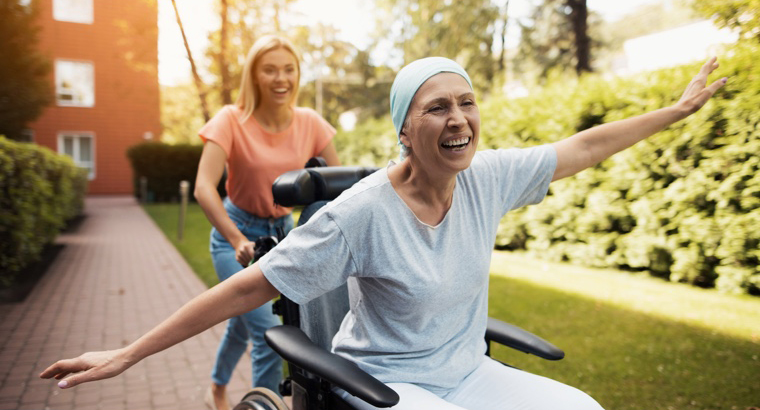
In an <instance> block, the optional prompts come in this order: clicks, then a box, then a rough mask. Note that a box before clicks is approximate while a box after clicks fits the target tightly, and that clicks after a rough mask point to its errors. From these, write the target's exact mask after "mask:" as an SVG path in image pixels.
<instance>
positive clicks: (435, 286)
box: [260, 145, 557, 394]
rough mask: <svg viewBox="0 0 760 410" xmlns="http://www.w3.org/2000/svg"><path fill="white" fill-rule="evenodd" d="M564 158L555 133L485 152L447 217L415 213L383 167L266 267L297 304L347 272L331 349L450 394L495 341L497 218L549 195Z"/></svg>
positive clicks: (391, 376) (389, 379) (463, 177)
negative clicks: (490, 326) (534, 143)
mask: <svg viewBox="0 0 760 410" xmlns="http://www.w3.org/2000/svg"><path fill="white" fill-rule="evenodd" d="M556 163H557V157H556V152H555V151H554V148H553V147H552V146H551V145H542V146H538V147H533V148H528V149H506V150H489V151H481V152H478V153H476V154H475V157H474V159H473V161H472V164H471V165H470V167H469V168H468V169H466V170H464V171H462V172H460V173H459V174H458V175H457V177H456V186H455V188H454V196H453V200H452V204H451V208H450V209H449V211H448V213H447V214H446V216H445V218H444V219H443V221H441V222H440V223H439V224H438V225H437V226H430V225H427V224H425V223H423V222H421V221H420V220H419V219H417V217H416V216H415V215H414V213H413V212H412V211H411V210H410V209H409V208H408V207H407V205H406V204H405V203H404V201H403V200H402V199H401V198H400V197H399V196H398V194H396V191H395V190H394V189H393V187H392V186H391V183H390V181H389V179H388V173H387V168H383V169H381V170H379V171H378V172H375V173H374V174H372V175H370V176H368V177H366V178H364V179H363V180H361V181H360V182H359V183H357V184H355V185H354V186H353V187H351V188H350V189H348V190H346V191H345V192H344V193H343V194H342V195H340V196H339V197H338V198H337V199H335V200H334V201H332V202H331V203H329V204H328V205H326V206H325V207H324V208H322V210H320V212H318V213H317V214H316V215H315V216H314V217H313V218H312V219H311V220H310V221H309V222H308V223H307V224H306V225H304V226H302V227H300V228H296V229H294V230H293V231H291V232H290V234H289V235H288V236H287V238H286V239H285V240H284V241H283V242H281V243H280V244H279V245H278V246H277V247H275V248H274V249H273V250H272V251H271V252H269V254H267V255H266V256H265V257H264V258H262V259H261V261H260V267H261V269H262V271H263V272H264V276H266V278H267V279H268V280H269V281H270V282H271V283H272V285H274V287H275V288H277V289H278V290H279V291H280V292H282V294H284V295H285V296H287V297H288V298H290V299H291V300H293V301H295V302H296V303H299V304H303V303H305V302H307V301H309V300H311V299H313V298H315V297H317V296H319V295H321V294H323V293H326V292H328V291H330V290H332V289H334V288H336V287H338V286H340V285H341V284H343V283H344V282H346V281H347V282H348V291H349V299H350V306H351V310H350V312H349V313H348V314H347V315H346V317H345V318H344V320H343V323H342V324H341V327H340V330H339V331H338V333H337V334H336V335H335V337H334V339H333V351H334V352H335V353H336V354H338V355H340V356H343V357H345V358H347V359H349V360H351V361H353V362H355V363H356V364H357V365H358V366H359V367H360V368H362V369H363V370H365V371H366V372H368V373H369V374H371V375H373V376H374V377H376V378H377V379H379V380H381V381H383V382H385V383H413V384H417V385H419V386H421V387H423V388H425V389H428V390H430V391H432V392H433V393H436V394H444V392H445V391H447V390H449V389H452V388H454V387H456V386H457V385H458V384H459V383H460V382H461V381H462V380H463V379H464V378H465V377H466V376H467V375H468V374H469V373H471V372H472V371H473V370H474V369H475V368H476V367H477V366H478V365H479V364H480V363H481V361H482V360H483V357H484V354H485V351H486V345H485V341H484V339H483V338H484V335H485V330H486V321H487V316H488V275H489V266H490V262H491V252H492V250H493V246H494V242H495V238H496V231H497V228H498V225H499V221H500V219H501V217H502V216H503V215H504V214H505V213H507V212H508V211H509V210H512V209H516V208H519V207H521V206H525V205H529V204H534V203H538V202H540V201H541V200H542V199H543V198H544V196H545V195H546V192H547V190H548V186H549V182H550V181H551V178H552V175H553V174H554V170H555V168H556Z"/></svg>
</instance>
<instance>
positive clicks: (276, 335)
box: [233, 161, 565, 410]
mask: <svg viewBox="0 0 760 410" xmlns="http://www.w3.org/2000/svg"><path fill="white" fill-rule="evenodd" d="M319 165H322V164H320V163H319V162H318V161H310V163H308V164H307V166H312V167H309V168H305V169H300V170H295V171H290V172H287V173H285V174H283V175H281V176H280V177H279V178H278V179H277V180H276V181H275V182H274V184H273V186H272V192H273V194H274V199H275V202H276V203H277V204H279V205H281V206H288V207H292V206H305V208H304V209H303V211H302V213H301V216H300V218H299V220H298V226H300V225H303V224H304V223H306V222H307V221H308V220H309V218H311V217H312V216H313V215H314V214H315V213H316V212H317V211H318V210H319V208H321V207H322V206H324V205H325V204H326V203H328V202H329V201H330V200H332V199H335V198H336V197H338V195H340V193H341V192H343V191H344V190H346V189H348V188H350V187H351V186H352V185H353V184H355V183H356V182H358V181H359V180H360V179H362V178H364V177H365V176H367V175H369V174H371V173H372V172H375V171H377V168H365V167H324V166H319ZM278 239H282V238H278ZM274 243H276V241H274ZM270 248H271V247H270ZM273 309H274V313H275V314H278V315H280V316H282V320H283V325H281V326H276V327H273V328H271V329H269V330H267V331H266V333H265V339H266V342H267V343H268V344H269V346H271V347H272V349H273V350H274V351H275V352H277V354H279V355H280V356H281V357H282V358H283V359H284V360H285V361H286V362H287V366H288V370H289V373H290V375H289V376H288V377H287V378H285V380H283V381H282V382H281V383H280V394H281V395H283V396H292V407H291V409H290V410H327V409H330V410H356V409H355V407H353V406H351V405H349V404H348V403H347V402H346V401H344V400H343V399H342V398H341V397H340V396H339V395H338V394H337V393H335V391H334V389H335V388H340V389H342V390H344V391H346V392H348V393H349V394H351V395H353V396H356V397H358V398H360V399H362V400H364V401H365V402H367V403H369V404H372V405H373V406H376V407H380V408H387V407H392V406H394V405H396V404H397V403H398V401H399V396H398V394H396V392H395V391H393V390H392V389H391V388H389V387H388V386H386V385H385V384H384V383H382V382H380V381H379V380H377V379H375V378H374V377H372V376H371V375H369V374H367V373H365V372H364V371H363V370H361V369H360V368H359V367H358V366H356V365H355V364H354V363H352V362H351V361H349V360H347V359H345V358H343V357H340V356H338V355H335V354H333V353H331V352H330V349H331V344H332V337H333V335H334V334H335V333H336V332H337V331H338V329H339V327H340V324H341V322H342V320H343V317H344V316H345V315H346V313H347V312H348V310H349V299H348V288H347V286H346V285H345V284H344V285H342V286H341V287H339V288H337V289H334V290H332V291H330V292H328V293H326V294H324V295H322V296H320V297H319V298H317V299H315V300H312V301H310V302H308V303H307V304H305V305H298V304H296V303H294V302H293V301H291V300H288V299H287V298H286V297H285V296H281V297H280V299H279V300H277V301H276V302H275V304H274V307H273ZM484 337H485V339H486V342H487V345H488V349H487V351H486V354H487V355H490V343H491V342H495V343H499V344H502V345H504V346H507V347H510V348H513V349H516V350H518V351H522V352H525V353H529V354H533V355H536V356H538V357H541V358H543V359H547V360H560V359H562V358H563V357H564V355H565V354H564V352H563V351H562V350H561V349H559V348H557V347H556V346H554V345H553V344H551V343H549V342H547V341H545V340H543V339H541V338H540V337H538V336H536V335H533V334H532V333H530V332H528V331H526V330H523V329H521V328H519V327H517V326H514V325H511V324H508V323H505V322H502V321H499V320H497V319H493V318H489V319H488V328H487V330H486V334H485V335H484ZM262 390H266V389H254V390H252V391H251V392H249V393H248V394H246V395H245V397H243V399H242V401H241V402H240V403H238V404H237V405H236V406H235V407H234V409H233V410H280V409H282V408H283V407H282V404H281V402H279V398H278V397H276V395H275V394H274V393H273V392H271V391H269V390H266V391H262ZM273 396H275V397H273ZM278 403H280V404H278Z"/></svg>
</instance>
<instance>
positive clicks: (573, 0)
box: [567, 0, 593, 76]
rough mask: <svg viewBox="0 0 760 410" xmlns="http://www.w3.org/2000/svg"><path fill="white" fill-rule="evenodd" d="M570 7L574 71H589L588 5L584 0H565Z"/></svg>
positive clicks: (580, 72) (578, 72)
mask: <svg viewBox="0 0 760 410" xmlns="http://www.w3.org/2000/svg"><path fill="white" fill-rule="evenodd" d="M567 5H568V6H569V7H570V15H569V16H568V17H569V18H570V21H571V22H572V25H573V39H574V40H575V72H576V73H577V74H578V75H579V76H580V75H581V74H582V73H584V72H586V73H590V72H591V71H593V70H592V69H591V39H590V38H589V36H588V7H587V6H586V0H567Z"/></svg>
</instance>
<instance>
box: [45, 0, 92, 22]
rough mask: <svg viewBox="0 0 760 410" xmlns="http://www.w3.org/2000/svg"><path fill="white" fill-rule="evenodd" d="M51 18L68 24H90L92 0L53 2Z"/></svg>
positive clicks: (56, 0)
mask: <svg viewBox="0 0 760 410" xmlns="http://www.w3.org/2000/svg"><path fill="white" fill-rule="evenodd" d="M53 18H54V19H56V20H58V21H68V22H70V23H83V24H92V0H53Z"/></svg>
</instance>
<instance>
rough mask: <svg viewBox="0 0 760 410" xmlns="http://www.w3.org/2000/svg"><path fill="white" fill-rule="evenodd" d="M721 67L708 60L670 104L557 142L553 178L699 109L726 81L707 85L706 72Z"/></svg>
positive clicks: (591, 163) (597, 160)
mask: <svg viewBox="0 0 760 410" xmlns="http://www.w3.org/2000/svg"><path fill="white" fill-rule="evenodd" d="M716 68H718V63H717V59H716V58H715V57H713V58H711V59H710V60H708V61H707V62H706V63H705V64H704V65H703V66H702V68H701V69H700V70H699V73H698V74H697V75H696V76H695V77H694V78H693V79H692V80H691V82H690V83H689V85H688V87H686V91H684V93H683V95H682V96H681V99H680V100H678V102H677V103H676V104H675V105H673V106H670V107H667V108H661V109H659V110H656V111H652V112H650V113H647V114H643V115H639V116H637V117H633V118H628V119H625V120H620V121H615V122H611V123H609V124H603V125H600V126H598V127H593V128H590V129H587V130H584V131H581V132H579V133H578V134H575V135H573V136H572V137H570V138H567V139H564V140H562V141H558V142H556V143H554V144H553V145H554V149H555V150H556V151H557V169H556V170H555V171H554V177H553V178H552V181H556V180H558V179H562V178H565V177H569V176H571V175H575V174H576V173H578V172H580V171H582V170H584V169H586V168H589V167H592V166H594V165H596V164H598V163H600V162H602V161H603V160H605V159H607V158H609V157H610V156H612V154H615V153H616V152H620V151H622V150H624V149H626V148H628V147H630V146H631V145H633V144H635V143H637V142H639V141H641V140H643V139H645V138H647V137H649V136H650V135H653V134H655V133H657V132H659V131H661V130H663V129H664V128H665V127H667V126H669V125H671V124H673V123H675V122H677V121H680V120H682V119H684V118H686V117H688V116H689V115H691V114H693V113H695V112H697V110H699V109H700V108H702V106H704V105H705V103H707V101H708V100H709V99H710V97H712V96H713V94H715V92H716V91H718V89H719V88H720V87H722V86H723V85H724V84H725V83H726V80H727V79H726V78H722V79H720V80H717V81H715V82H714V83H712V84H710V86H706V85H707V76H708V75H709V74H710V73H712V72H713V70H715V69H716Z"/></svg>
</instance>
